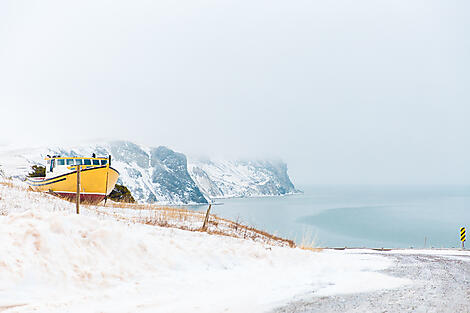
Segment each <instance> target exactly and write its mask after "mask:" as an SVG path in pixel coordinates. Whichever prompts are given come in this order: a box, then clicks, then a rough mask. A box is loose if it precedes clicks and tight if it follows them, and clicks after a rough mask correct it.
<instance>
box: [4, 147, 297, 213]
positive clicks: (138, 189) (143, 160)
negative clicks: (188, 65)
mask: <svg viewBox="0 0 470 313" xmlns="http://www.w3.org/2000/svg"><path fill="white" fill-rule="evenodd" d="M92 153H96V155H98V156H106V155H108V154H111V155H112V166H113V167H114V168H116V169H117V170H118V171H119V172H120V178H119V180H118V183H120V184H124V185H125V186H126V187H128V188H129V190H130V191H131V193H132V195H133V196H134V198H135V199H136V200H137V201H139V202H147V203H153V202H158V203H160V204H196V203H200V204H203V203H207V202H208V200H210V199H211V198H224V197H251V196H266V195H284V194H289V193H293V192H296V190H295V188H294V185H293V184H292V182H291V181H290V179H289V176H288V175H287V166H286V164H285V163H283V162H280V161H277V162H272V161H210V160H205V161H201V160H190V161H189V162H188V160H187V158H186V156H185V155H184V154H182V153H178V152H175V151H173V150H171V149H169V148H167V147H157V148H153V147H145V146H142V145H137V144H135V143H132V142H128V141H113V142H107V143H103V144H93V145H87V146H80V147H73V148H64V147H56V148H47V149H40V148H38V149H30V150H28V149H22V150H17V151H8V152H5V151H3V152H0V164H2V159H3V157H5V156H8V158H9V159H8V160H9V166H8V169H9V172H8V173H7V174H8V175H9V176H14V177H24V175H26V173H27V172H28V171H29V169H30V167H31V165H34V164H42V163H44V161H43V158H44V157H45V156H46V155H47V154H50V155H61V156H91V154H92ZM5 158H6V157H5ZM12 160H13V161H12Z"/></svg>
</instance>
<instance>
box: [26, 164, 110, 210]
mask: <svg viewBox="0 0 470 313" xmlns="http://www.w3.org/2000/svg"><path fill="white" fill-rule="evenodd" d="M45 160H46V164H47V166H46V176H45V177H28V178H27V179H26V181H27V183H28V184H29V185H30V186H31V188H32V189H33V190H35V191H45V192H50V193H52V194H54V195H57V196H59V197H62V198H66V199H68V200H75V199H76V195H77V167H80V201H83V202H87V203H99V202H100V201H102V200H103V199H105V197H106V196H107V195H109V194H110V193H111V191H112V190H113V189H114V185H116V182H117V180H118V178H119V172H118V171H117V170H116V169H114V168H112V167H111V156H109V157H94V155H93V157H92V158H82V157H61V156H52V157H51V156H48V157H47V158H46V159H45Z"/></svg>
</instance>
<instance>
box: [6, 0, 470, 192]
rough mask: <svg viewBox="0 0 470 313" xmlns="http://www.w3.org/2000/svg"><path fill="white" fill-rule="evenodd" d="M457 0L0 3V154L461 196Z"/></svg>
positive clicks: (465, 51) (464, 162) (464, 73)
mask: <svg viewBox="0 0 470 313" xmlns="http://www.w3.org/2000/svg"><path fill="white" fill-rule="evenodd" d="M469 9H470V4H468V3H467V2H463V1H448V2H446V1H424V0H423V1H414V2H409V1H402V0H400V1H384V2H380V3H378V2H375V1H365V0H364V1H358V2H353V1H338V2H335V3H312V2H307V1H300V2H296V3H289V2H282V1H269V2H268V1H265V0H259V1H250V2H244V1H242V2H240V1H229V2H223V3H221V2H216V1H183V2H178V3H174V2H171V1H160V2H158V3H154V2H144V1H142V2H138V3H135V2H134V3H131V2H126V1H115V2H105V1H103V2H94V1H82V2H80V3H73V4H70V3H65V2H61V1H43V2H34V3H31V2H27V1H4V2H1V3H0V42H2V44H1V45H0V104H1V105H0V116H1V123H0V131H1V133H2V136H0V145H10V144H12V145H17V146H28V145H32V144H34V145H39V146H47V145H57V144H62V143H67V144H68V145H73V144H75V143H77V144H83V143H84V142H88V141H104V140H129V141H132V142H136V143H141V144H145V145H148V146H160V145H163V146H167V147H169V148H171V149H173V150H175V151H178V152H182V153H184V154H186V155H195V156H208V157H223V158H256V159H260V158H269V159H272V158H275V159H282V160H283V161H284V162H286V163H287V166H288V168H289V175H290V177H291V180H292V181H293V182H294V184H295V185H296V186H301V185H310V184H358V185H372V184H405V185H407V184H411V185H412V184H469V183H470V147H469V144H468V143H469V142H470V101H469V100H470V95H469V93H468V90H467V89H468V86H469V85H470V78H469V74H468V73H469V72H470V61H469V59H468V56H469V55H470V36H468V30H469V26H470V25H469V24H470V22H469V19H468V12H470V10H469Z"/></svg>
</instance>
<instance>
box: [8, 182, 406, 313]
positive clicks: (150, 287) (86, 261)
mask: <svg viewBox="0 0 470 313" xmlns="http://www.w3.org/2000/svg"><path fill="white" fill-rule="evenodd" d="M0 212H1V214H0V242H1V243H2V244H1V245H0V311H5V312H49V313H54V312H72V313H73V312H113V313H119V312H137V313H144V312H168V313H170V312H204V313H211V312H266V311H267V310H270V309H273V308H274V307H276V306H279V305H282V304H285V303H287V302H288V301H290V300H292V299H296V298H298V297H302V296H303V295H306V294H308V295H312V294H315V295H319V296H325V295H332V294H337V293H351V292H365V291H371V290H377V289H382V288H394V287H398V286H401V285H403V284H406V283H408V282H409V281H408V280H405V279H400V278H394V277H390V276H387V275H385V274H383V273H379V272H378V271H381V270H383V269H385V268H387V267H388V266H390V265H391V262H389V261H388V260H387V259H386V258H384V257H378V256H373V255H359V254H358V255H354V254H345V253H343V252H341V251H339V252H337V251H324V252H317V253H314V252H311V251H305V250H300V249H293V248H282V247H275V246H266V245H264V244H260V243H255V242H252V241H247V240H242V239H235V238H231V237H225V236H217V235H208V234H206V233H201V232H188V231H182V230H178V229H168V228H161V227H158V226H151V225H144V224H139V223H137V224H132V223H130V224H129V223H128V222H119V221H117V220H115V219H113V218H112V217H111V216H109V215H100V214H98V212H99V211H97V210H96V209H94V207H83V208H82V211H81V214H80V215H76V214H75V213H74V212H75V208H74V204H73V203H69V202H66V201H63V200H60V199H58V198H55V197H52V196H50V195H47V194H40V193H33V192H28V191H26V190H25V189H21V188H12V187H9V186H6V185H3V184H0Z"/></svg>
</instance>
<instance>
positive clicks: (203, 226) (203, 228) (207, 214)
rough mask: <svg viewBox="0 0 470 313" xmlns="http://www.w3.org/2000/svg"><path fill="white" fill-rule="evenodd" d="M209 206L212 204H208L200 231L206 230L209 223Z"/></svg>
mask: <svg viewBox="0 0 470 313" xmlns="http://www.w3.org/2000/svg"><path fill="white" fill-rule="evenodd" d="M211 206H212V204H209V208H208V209H207V212H206V218H205V219H204V224H203V225H202V230H206V229H207V223H208V222H209V212H210V211H211Z"/></svg>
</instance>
